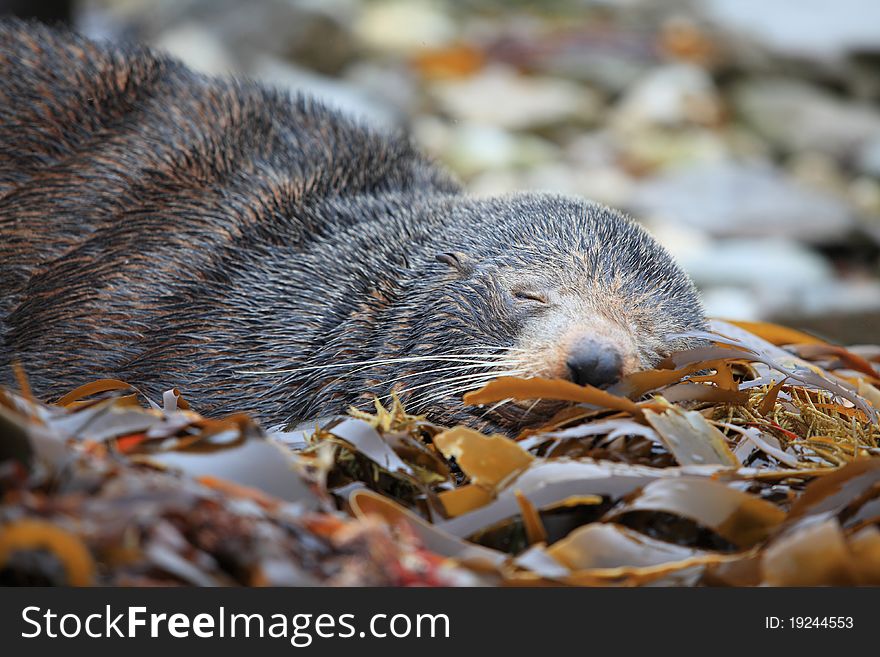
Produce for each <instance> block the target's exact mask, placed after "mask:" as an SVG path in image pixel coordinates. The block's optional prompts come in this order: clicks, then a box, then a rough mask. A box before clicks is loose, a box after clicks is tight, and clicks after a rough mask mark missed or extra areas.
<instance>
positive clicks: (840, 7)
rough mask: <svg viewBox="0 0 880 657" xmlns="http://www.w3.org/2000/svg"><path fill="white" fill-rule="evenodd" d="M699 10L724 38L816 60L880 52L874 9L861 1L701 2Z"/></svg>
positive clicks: (878, 13)
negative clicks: (740, 38) (732, 36)
mask: <svg viewBox="0 0 880 657" xmlns="http://www.w3.org/2000/svg"><path fill="white" fill-rule="evenodd" d="M699 7H700V8H701V9H702V10H703V11H704V12H705V13H706V15H707V16H708V17H709V18H710V19H711V20H712V21H713V22H714V23H715V24H716V25H717V26H718V27H719V29H720V31H721V32H722V33H725V34H739V35H742V36H744V37H747V38H749V39H751V40H754V41H756V42H757V43H759V44H761V45H762V46H764V47H766V48H767V49H768V50H770V51H772V52H775V53H779V54H783V55H788V56H796V57H802V58H808V59H816V60H829V59H831V60H833V59H840V58H842V57H843V56H845V55H846V54H847V53H849V52H852V51H856V50H868V51H874V52H876V51H877V50H878V49H880V3H877V2H871V1H868V2H866V1H865V0H835V1H834V2H828V0H798V1H797V2H782V1H777V2H767V1H766V0H706V1H705V2H704V3H702V4H701V5H699Z"/></svg>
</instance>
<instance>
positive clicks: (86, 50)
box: [0, 22, 703, 425]
mask: <svg viewBox="0 0 880 657" xmlns="http://www.w3.org/2000/svg"><path fill="white" fill-rule="evenodd" d="M441 253H453V254H457V255H447V256H441V257H440V260H441V261H442V262H438V260H437V255H438V254H441ZM535 290H537V291H538V292H537V293H535V292H534V291H535ZM702 322H703V319H702V313H701V310H700V304H699V301H698V300H697V298H696V295H695V292H694V289H693V286H692V284H691V283H690V281H689V280H688V279H687V277H686V276H685V275H684V274H683V273H682V272H681V271H680V270H679V269H678V268H677V267H676V266H675V264H674V263H673V262H672V261H671V259H670V258H669V256H668V254H666V252H665V251H664V250H663V249H662V248H661V247H660V246H659V245H657V244H656V243H655V242H654V241H653V240H652V239H651V238H650V237H649V236H647V234H646V233H644V231H642V230H641V229H640V228H638V227H637V226H635V225H634V224H632V223H631V222H630V221H629V220H627V219H625V218H624V217H622V216H621V215H619V214H618V213H615V212H614V211H612V210H609V209H607V208H603V207H600V206H597V205H594V204H590V203H586V202H584V201H581V200H577V199H568V198H561V197H557V196H550V195H536V194H531V195H521V196H513V197H505V198H498V199H488V200H475V199H471V198H468V197H466V196H464V195H463V194H462V192H461V189H460V187H459V186H458V184H457V183H455V182H454V181H453V180H452V179H451V178H450V177H449V176H448V175H447V174H446V173H445V172H443V171H442V170H440V169H438V168H437V167H435V166H434V165H433V164H431V163H430V162H428V161H427V160H425V159H424V158H423V157H421V156H420V155H419V154H418V153H416V152H415V151H414V150H413V148H412V147H411V145H410V143H409V141H408V140H407V139H406V138H404V137H402V136H394V135H392V136H389V135H381V134H378V133H375V132H373V131H371V130H368V129H366V128H364V127H363V126H360V125H358V124H357V123H356V122H354V121H352V120H350V119H347V118H344V117H342V116H339V115H337V114H335V113H333V112H331V111H329V110H327V109H326V108H324V107H323V106H321V105H320V104H318V103H315V102H313V101H311V100H309V99H308V98H303V97H294V98H290V97H288V96H287V95H286V94H283V93H280V92H277V91H273V90H270V89H266V88H264V87H261V86H258V85H256V84H253V83H248V82H241V81H235V80H218V79H211V78H207V77H204V76H201V75H198V74H195V73H193V72H191V71H189V70H188V69H186V68H185V67H184V66H182V65H181V64H180V63H178V62H176V61H174V60H172V59H169V58H167V57H164V56H162V55H156V54H154V53H152V52H151V51H149V50H146V49H143V48H140V47H130V46H106V45H98V44H95V43H93V42H90V41H88V40H86V39H83V38H81V37H79V36H76V35H74V34H70V33H66V32H57V31H53V30H50V29H48V28H45V27H42V26H39V25H36V24H24V23H20V22H11V23H10V22H6V23H0V383H4V382H5V383H10V381H11V372H10V368H9V364H10V362H11V361H12V360H14V359H17V360H20V361H21V362H22V363H23V365H24V367H25V370H26V371H27V372H28V374H29V375H30V377H31V379H32V383H33V386H34V388H35V390H36V392H37V393H38V394H39V395H41V396H52V395H58V394H61V393H63V392H64V391H66V390H69V389H70V388H72V387H74V386H76V385H78V384H81V383H84V382H88V381H90V380H93V379H95V378H98V377H116V378H122V379H125V380H127V381H130V382H131V383H133V384H136V385H138V386H141V387H142V388H144V389H145V390H146V391H147V392H148V393H150V394H153V395H157V394H159V393H161V391H162V390H165V389H168V388H170V387H175V386H176V387H178V388H180V389H181V390H182V391H183V393H184V395H185V396H186V397H187V398H189V399H190V400H191V401H192V402H193V403H194V404H195V406H196V407H197V408H198V409H200V410H202V411H203V412H206V413H221V412H226V411H233V410H251V411H253V412H255V413H256V414H258V416H260V417H261V418H263V419H265V420H267V421H269V422H281V421H289V420H298V419H306V418H310V417H314V416H316V415H321V414H327V413H333V412H337V411H340V410H343V409H344V408H345V406H346V404H348V403H353V402H357V401H358V400H363V399H366V398H368V397H369V396H370V395H372V394H386V393H387V392H388V390H389V389H391V388H392V387H395V386H396V387H397V388H398V389H403V392H404V394H403V396H404V398H409V399H410V400H411V401H412V403H413V405H414V407H415V408H423V409H424V410H426V411H428V412H429V413H431V415H432V417H433V418H434V419H437V420H440V421H459V420H468V418H469V417H470V419H472V420H473V417H471V416H469V415H468V414H467V412H465V411H463V410H462V409H461V408H460V404H459V402H458V401H457V397H458V395H459V394H460V392H461V388H462V386H467V385H471V387H478V386H479V385H480V383H481V382H482V381H483V380H485V378H487V377H481V376H480V375H481V374H486V375H488V374H490V373H492V372H495V373H503V372H505V371H510V372H513V371H520V372H521V373H523V374H526V375H528V374H545V375H562V376H565V375H566V369H565V365H564V364H565V362H566V354H568V353H569V351H570V350H571V349H572V348H573V347H571V345H572V344H577V343H578V341H581V342H582V340H583V338H584V336H590V337H591V339H593V338H595V339H596V340H598V341H599V343H601V344H602V345H606V346H607V347H608V349H613V350H616V351H615V353H620V354H621V357H622V359H623V362H624V363H625V371H631V370H633V369H637V368H638V367H643V366H645V365H647V364H650V363H652V362H654V361H656V359H657V357H658V354H661V353H663V352H665V351H667V350H668V349H669V348H671V347H674V346H676V345H677V344H680V341H678V342H677V341H676V338H674V337H673V336H674V334H676V333H679V332H681V331H685V330H688V329H691V328H695V327H698V326H701V325H702ZM471 354H472V356H469V355H471ZM466 355H468V356H467V358H465V356H466ZM446 356H449V357H450V358H451V360H444V358H445V357H446ZM414 358H423V359H424V360H420V361H416V360H402V359H414ZM371 359H383V360H394V361H395V362H393V363H386V364H384V365H382V364H374V365H372V366H369V367H366V366H361V365H358V366H355V365H354V363H361V362H364V361H368V360H371ZM483 361H485V362H483ZM346 363H347V364H349V365H347V366H341V365H340V364H346ZM481 363H482V364H481ZM444 365H446V369H445V370H444V369H441V368H442V366H444ZM452 367H460V368H462V369H460V370H452V369H450V368H452ZM465 368H467V369H465ZM267 371H271V373H265V372H267ZM625 371H624V372H623V373H625ZM471 375H473V376H471ZM456 377H465V378H458V379H457V378H456ZM467 377H470V378H467ZM417 385H418V386H420V387H419V388H418V389H416V390H413V388H415V387H416V386H417ZM429 393H430V394H429ZM479 413H481V414H482V411H479ZM524 415H526V413H525V411H524V410H523V408H522V407H518V406H516V407H514V406H513V405H509V406H508V408H507V410H506V411H505V409H500V410H498V411H495V412H493V414H490V415H489V416H488V419H489V420H491V421H492V422H494V423H497V424H501V425H510V424H518V423H519V422H520V421H521V420H522V419H523V416H524ZM526 419H527V420H528V418H526Z"/></svg>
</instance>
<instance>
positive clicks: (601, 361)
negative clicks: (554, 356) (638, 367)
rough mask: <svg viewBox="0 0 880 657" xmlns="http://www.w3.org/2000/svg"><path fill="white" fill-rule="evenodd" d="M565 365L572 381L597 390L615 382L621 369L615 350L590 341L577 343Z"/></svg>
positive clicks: (621, 360) (619, 359) (620, 361)
mask: <svg viewBox="0 0 880 657" xmlns="http://www.w3.org/2000/svg"><path fill="white" fill-rule="evenodd" d="M565 364H566V365H567V366H568V372H569V376H570V377H571V380H572V381H574V382H575V383H577V384H578V385H582V386H585V385H591V386H596V387H597V388H600V387H602V386H608V385H611V384H612V383H614V382H615V381H617V380H618V379H619V378H620V376H621V373H622V369H623V359H622V358H621V357H620V354H619V353H617V350H616V349H614V348H613V347H610V346H609V345H607V344H602V343H600V342H596V341H595V340H590V339H584V340H579V341H577V342H576V343H575V344H574V345H573V346H572V348H571V352H570V353H569V356H568V360H567V361H566V363H565Z"/></svg>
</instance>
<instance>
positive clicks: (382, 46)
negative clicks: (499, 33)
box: [355, 0, 456, 54]
mask: <svg viewBox="0 0 880 657" xmlns="http://www.w3.org/2000/svg"><path fill="white" fill-rule="evenodd" d="M362 7H363V9H362V13H361V15H360V17H359V18H358V20H357V22H356V24H355V33H356V34H357V36H358V38H359V39H360V40H361V42H362V43H363V44H364V45H366V46H367V47H368V48H371V49H372V50H376V51H379V52H388V53H396V54H407V53H412V52H416V51H418V50H422V49H425V48H439V47H440V46H443V45H445V44H447V43H449V42H450V41H452V39H453V38H454V37H455V34H456V26H455V23H454V22H453V21H452V19H451V18H450V17H449V15H448V14H447V13H446V8H447V5H444V3H440V2H430V1H429V0H379V1H377V2H369V3H364V4H363V5H362Z"/></svg>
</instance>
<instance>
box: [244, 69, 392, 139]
mask: <svg viewBox="0 0 880 657" xmlns="http://www.w3.org/2000/svg"><path fill="white" fill-rule="evenodd" d="M253 77H255V78H256V79H258V80H260V81H262V82H265V83H267V84H270V85H272V86H275V87H279V88H283V89H288V90H290V91H293V92H299V93H304V94H308V95H311V96H314V97H316V98H318V99H319V100H320V101H321V102H323V103H324V104H325V105H327V106H329V107H332V108H334V109H337V110H340V111H342V112H345V113H347V114H350V115H351V116H354V117H356V118H358V119H360V120H363V121H366V122H367V123H368V124H370V125H372V126H373V127H375V128H378V129H380V130H394V129H399V128H400V126H401V125H402V123H403V117H402V116H401V114H400V112H398V111H397V109H396V108H395V107H394V106H393V105H390V104H388V103H386V102H384V101H383V100H382V98H381V97H379V96H374V95H372V94H370V93H368V92H366V91H364V90H361V89H358V88H357V87H355V86H353V85H350V84H346V83H345V82H343V81H339V80H337V79H334V78H328V77H325V76H322V75H319V74H317V73H313V72H311V71H308V70H306V69H302V68H299V67H297V66H294V65H292V64H288V63H285V62H283V61H279V60H277V59H274V58H272V57H261V58H259V59H257V60H256V61H254V63H253Z"/></svg>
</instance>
